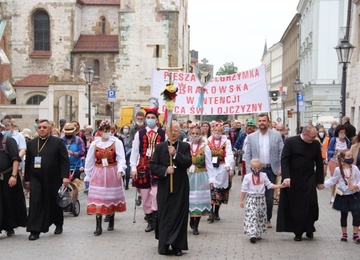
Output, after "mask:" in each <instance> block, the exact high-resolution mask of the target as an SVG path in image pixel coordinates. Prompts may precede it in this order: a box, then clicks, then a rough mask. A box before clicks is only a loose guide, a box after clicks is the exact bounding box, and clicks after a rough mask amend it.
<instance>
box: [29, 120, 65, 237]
mask: <svg viewBox="0 0 360 260" xmlns="http://www.w3.org/2000/svg"><path fill="white" fill-rule="evenodd" d="M37 132H38V134H39V136H38V137H36V138H34V139H32V140H31V141H29V142H28V144H27V145H28V147H27V150H26V159H25V187H26V189H30V210H29V216H28V223H27V231H28V232H30V236H29V240H36V239H39V235H40V232H44V233H46V232H48V231H49V227H50V226H51V225H52V224H55V226H56V228H55V231H54V234H56V235H58V234H61V233H62V231H63V223H64V215H63V210H62V208H61V207H60V206H59V205H58V204H57V202H56V196H57V194H58V190H59V188H60V186H61V184H64V185H65V186H67V185H68V184H69V182H70V181H69V179H68V177H69V170H70V162H69V156H68V152H67V150H66V147H65V145H64V144H63V143H62V141H61V139H60V138H58V137H55V136H52V135H51V129H50V123H49V121H48V120H40V121H39V123H38V125H37Z"/></svg>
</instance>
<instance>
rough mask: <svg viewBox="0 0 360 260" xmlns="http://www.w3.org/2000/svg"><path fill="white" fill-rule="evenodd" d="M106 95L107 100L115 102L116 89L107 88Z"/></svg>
mask: <svg viewBox="0 0 360 260" xmlns="http://www.w3.org/2000/svg"><path fill="white" fill-rule="evenodd" d="M107 97H108V102H115V101H116V91H115V90H108V92H107Z"/></svg>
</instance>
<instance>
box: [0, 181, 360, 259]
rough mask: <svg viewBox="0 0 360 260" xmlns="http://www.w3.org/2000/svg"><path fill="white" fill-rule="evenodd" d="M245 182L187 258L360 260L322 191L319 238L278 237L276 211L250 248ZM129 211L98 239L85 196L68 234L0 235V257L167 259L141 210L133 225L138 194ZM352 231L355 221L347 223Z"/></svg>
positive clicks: (192, 239)
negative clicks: (344, 239)
mask: <svg viewBox="0 0 360 260" xmlns="http://www.w3.org/2000/svg"><path fill="white" fill-rule="evenodd" d="M240 187H241V180H240V177H239V176H235V177H234V179H233V188H232V190H231V194H230V202H229V204H228V205H224V206H222V207H221V209H220V217H221V220H220V221H216V222H214V223H213V224H209V223H207V221H206V218H202V220H201V222H200V225H199V231H200V235H198V236H194V235H193V234H192V233H191V231H190V228H189V232H188V240H189V251H184V252H185V254H184V255H183V256H182V257H181V258H182V259H327V260H330V259H337V260H339V259H350V258H352V259H358V258H357V257H359V254H360V245H357V244H355V243H354V242H353V241H352V240H351V239H349V242H347V243H346V242H340V235H341V232H340V224H339V223H340V213H339V212H337V211H335V210H333V209H332V208H331V206H330V204H329V199H330V190H325V191H320V192H318V194H319V204H320V220H319V221H318V222H317V223H316V228H317V232H315V234H314V235H315V238H314V239H313V240H312V241H310V240H308V239H306V238H305V239H304V240H303V241H302V242H295V241H294V240H293V237H294V235H293V234H292V233H276V232H275V223H276V211H277V206H274V217H273V218H274V219H273V221H272V222H273V226H274V227H273V228H272V229H268V232H267V234H265V235H264V236H263V239H262V240H261V241H259V242H257V243H256V244H251V243H250V241H249V238H248V237H247V236H245V235H243V232H242V221H243V209H241V208H240V206H239V198H240ZM126 196H127V198H126V199H127V211H126V212H125V213H122V214H118V215H116V217H115V230H114V231H113V232H108V231H107V230H106V228H107V223H104V224H103V234H102V235H101V236H99V237H95V236H94V235H93V231H94V229H95V217H94V216H90V215H87V214H86V195H85V194H84V193H82V192H81V193H80V195H79V200H80V203H81V212H80V215H79V216H78V217H74V216H73V215H72V214H70V213H64V214H65V224H64V233H63V234H62V235H54V234H53V231H54V229H55V227H54V226H52V227H51V228H50V232H48V233H46V234H41V235H40V239H39V240H36V241H29V240H28V235H29V234H28V233H26V232H25V229H24V228H19V229H17V230H15V234H16V235H15V236H14V237H10V238H8V237H6V235H5V234H4V232H3V234H1V235H0V248H1V249H0V252H1V258H3V259H124V258H125V259H165V258H169V257H171V258H176V257H175V256H161V255H159V254H158V253H157V240H155V239H154V233H153V232H151V233H145V232H144V229H145V227H146V223H145V221H144V219H143V216H144V215H143V212H142V208H141V206H140V207H138V208H137V212H136V223H133V214H134V199H135V191H134V189H133V188H130V190H128V191H126ZM348 223H349V224H350V225H349V226H350V228H349V230H348V233H349V234H351V232H352V227H351V223H352V217H351V214H350V216H349V219H348Z"/></svg>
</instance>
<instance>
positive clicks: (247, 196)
mask: <svg viewBox="0 0 360 260" xmlns="http://www.w3.org/2000/svg"><path fill="white" fill-rule="evenodd" d="M250 164H251V171H252V172H251V173H248V174H246V175H245V177H244V180H243V183H242V188H241V198H240V207H242V208H244V207H245V214H244V215H245V217H244V234H246V235H248V236H250V241H251V243H256V240H259V239H261V235H262V234H263V233H265V232H266V228H267V225H266V222H267V217H266V201H265V187H266V188H267V189H280V188H284V187H285V186H284V185H283V184H273V183H272V182H271V181H270V180H269V178H268V177H267V175H266V173H265V172H262V171H261V169H262V163H261V161H260V159H258V158H255V159H252V160H251V162H250ZM244 200H245V204H244Z"/></svg>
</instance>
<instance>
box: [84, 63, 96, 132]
mask: <svg viewBox="0 0 360 260" xmlns="http://www.w3.org/2000/svg"><path fill="white" fill-rule="evenodd" d="M84 75H85V80H86V85H87V86H88V101H89V105H88V109H89V110H88V111H89V112H88V117H89V118H88V120H89V121H88V125H89V126H91V85H92V83H93V79H94V75H95V72H94V71H93V70H92V68H91V67H89V68H87V69H86V70H85V71H84Z"/></svg>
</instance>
